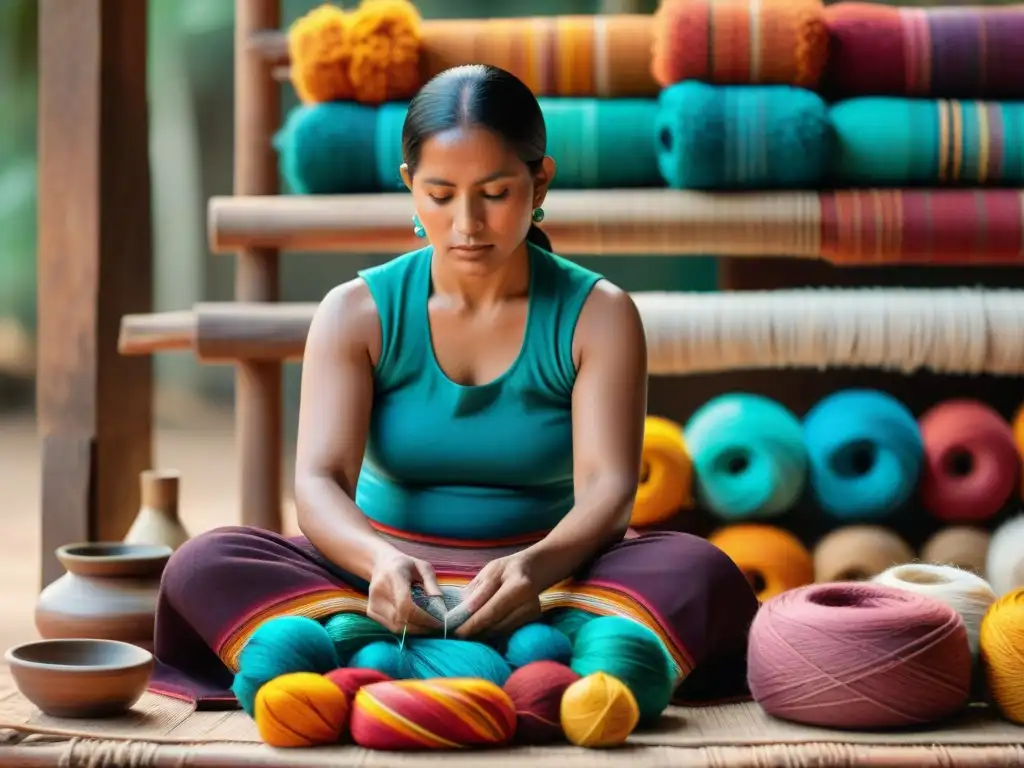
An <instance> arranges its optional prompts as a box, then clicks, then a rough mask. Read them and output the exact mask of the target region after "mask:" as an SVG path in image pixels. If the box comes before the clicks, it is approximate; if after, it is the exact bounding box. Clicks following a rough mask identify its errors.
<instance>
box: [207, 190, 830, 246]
mask: <svg viewBox="0 0 1024 768" xmlns="http://www.w3.org/2000/svg"><path fill="white" fill-rule="evenodd" d="M544 211H545V213H546V218H545V220H544V223H543V224H542V225H541V226H542V228H543V229H544V231H545V232H546V233H547V234H548V236H549V237H550V238H551V240H552V242H553V244H554V248H555V250H556V251H557V252H558V253H561V254H564V255H581V254H584V255H634V254H648V255H662V256H684V255H727V256H789V257H800V258H807V259H816V258H818V257H819V253H820V250H821V247H820V245H821V242H820V241H821V233H820V229H821V227H820V221H821V205H820V201H819V198H818V195H817V193H815V192H771V193H748V192H733V193H705V192H690V191H680V190H669V189H611V190H579V191H577V190H554V191H552V192H550V193H549V194H548V197H547V200H546V201H545V203H544ZM412 213H413V207H412V200H411V197H410V196H409V194H408V193H403V192H399V193H383V194H367V195H337V196H333V195H314V196H298V195H294V196H293V195H286V196H273V195H268V196H258V197H242V196H233V197H232V196H229V197H214V198H211V200H210V202H209V206H208V227H209V242H210V248H211V249H212V250H213V251H214V252H215V253H230V252H233V251H235V250H237V249H239V248H258V247H267V248H281V249H286V250H302V251H339V252H349V253H390V254H398V253H405V252H407V251H411V250H415V249H416V248H419V247H422V246H423V244H424V241H423V240H420V239H418V238H417V237H415V236H414V235H413V233H412Z"/></svg>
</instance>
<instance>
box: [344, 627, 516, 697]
mask: <svg viewBox="0 0 1024 768" xmlns="http://www.w3.org/2000/svg"><path fill="white" fill-rule="evenodd" d="M348 665H349V666H350V667H358V668H361V669H375V670H377V671H378V672H383V673H384V674H385V675H387V676H388V677H391V678H393V679H395V680H430V679H431V678H438V677H473V678H480V679H483V680H489V681H490V682H492V683H494V684H495V685H497V686H499V687H501V686H503V685H504V684H505V681H506V680H508V678H509V676H510V675H511V674H512V668H511V667H510V666H509V664H508V662H507V661H505V659H504V658H502V656H501V654H500V653H498V652H497V651H496V650H494V648H491V647H490V646H489V645H485V644H483V643H477V642H474V641H471V640H447V639H443V638H433V637H415V638H406V640H405V644H404V646H403V645H402V644H400V643H399V642H398V641H397V640H392V641H377V642H373V643H370V644H369V645H366V646H364V647H363V648H361V649H360V650H359V651H357V652H356V653H355V654H353V656H352V658H351V659H349V664H348Z"/></svg>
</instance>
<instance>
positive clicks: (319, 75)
mask: <svg viewBox="0 0 1024 768" xmlns="http://www.w3.org/2000/svg"><path fill="white" fill-rule="evenodd" d="M288 56H289V58H290V59H291V70H290V78H291V81H292V86H293V87H294V88H295V93H296V94H298V97H299V99H300V100H301V101H302V102H303V103H304V104H318V103H323V102H325V101H343V100H349V99H351V98H352V97H353V94H354V89H353V88H352V78H351V76H350V74H349V65H350V62H351V60H352V39H351V35H350V32H349V16H348V14H346V13H345V11H343V10H342V9H341V8H339V7H338V6H336V5H321V6H320V7H319V8H314V9H313V10H312V11H310V12H309V13H307V14H306V15H305V16H302V17H301V18H299V19H297V20H296V21H295V22H294V23H293V24H292V25H291V27H290V28H289V30H288Z"/></svg>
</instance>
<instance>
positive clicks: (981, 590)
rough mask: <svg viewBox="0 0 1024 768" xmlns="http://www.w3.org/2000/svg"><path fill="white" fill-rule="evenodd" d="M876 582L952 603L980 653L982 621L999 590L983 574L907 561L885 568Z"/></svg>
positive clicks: (975, 653)
mask: <svg viewBox="0 0 1024 768" xmlns="http://www.w3.org/2000/svg"><path fill="white" fill-rule="evenodd" d="M872 581H874V582H875V583H877V584H883V585H885V586H888V587H896V588H898V589H902V590H905V591H907V592H915V593H917V594H919V595H924V596H925V597H930V598H932V599H934V600H939V601H941V602H943V603H945V604H946V605H948V606H949V607H950V608H952V609H953V610H954V611H956V612H957V613H959V614H960V617H961V618H962V619H963V620H964V626H965V627H966V628H967V642H968V643H969V644H970V646H971V654H972V655H974V656H977V655H978V633H979V631H980V630H981V620H982V619H983V618H984V617H985V613H986V612H987V611H988V609H989V606H991V605H992V603H994V602H995V601H996V593H995V592H994V591H993V590H992V587H991V586H989V583H988V582H987V581H985V579H983V578H981V576H978V575H976V574H973V573H971V572H970V571H965V570H962V569H960V568H955V567H954V566H952V565H936V564H932V563H905V564H903V565H894V566H892V567H891V568H889V569H887V570H885V571H882V573H880V574H878V575H877V576H875V577H874V579H872Z"/></svg>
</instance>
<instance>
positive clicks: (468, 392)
mask: <svg viewBox="0 0 1024 768" xmlns="http://www.w3.org/2000/svg"><path fill="white" fill-rule="evenodd" d="M432 252H433V250H432V249H431V248H429V247H428V248H424V249H422V250H418V251H413V252H412V253H407V254H405V255H404V256H399V257H397V258H395V259H393V260H392V261H389V262H387V263H385V264H382V265H380V266H377V267H373V268H370V269H366V270H362V271H360V272H359V276H360V277H362V279H363V280H364V281H365V282H366V285H367V286H368V287H369V290H370V293H371V295H372V296H373V299H374V302H375V303H376V305H377V312H378V314H379V315H380V323H381V352H380V359H379V361H378V362H377V365H376V368H375V371H374V398H373V413H372V416H371V420H370V430H369V435H368V438H367V445H366V453H365V458H364V461H363V467H362V471H361V472H360V476H359V481H358V484H357V486H356V499H355V501H356V504H357V505H358V506H359V508H360V509H361V510H362V511H363V513H364V514H366V515H367V517H369V518H370V520H371V521H372V522H373V523H375V524H376V525H377V527H378V528H382V529H385V530H387V529H391V530H392V531H395V532H398V533H399V534H401V533H405V534H409V535H410V538H415V539H426V540H440V541H442V542H443V541H453V542H456V541H462V542H465V541H476V542H480V543H488V542H498V541H502V540H509V539H527V538H530V537H533V536H540V535H543V534H544V533H546V532H547V531H549V530H551V529H552V528H553V527H554V526H555V525H556V524H557V523H558V521H559V520H561V519H562V517H564V516H565V514H566V513H567V512H568V511H569V510H570V509H571V508H572V506H573V503H574V490H573V471H572V470H573V460H572V390H573V384H574V382H575V379H576V366H575V364H574V362H573V356H572V342H573V334H574V333H575V330H576V321H577V319H578V318H579V315H580V310H581V309H582V308H583V304H584V302H585V301H586V299H587V296H589V294H590V291H591V290H592V288H593V287H594V284H595V283H596V282H597V281H598V280H600V279H601V277H600V275H598V274H596V273H594V272H591V271H589V270H587V269H584V268H582V267H580V266H578V265H576V264H574V263H572V262H570V261H568V260H566V259H563V258H560V257H559V256H556V255H554V254H552V253H549V252H548V251H546V250H543V249H542V248H539V247H537V246H534V245H532V244H530V246H529V256H530V287H529V294H528V302H529V303H528V308H527V319H526V331H525V333H524V335H523V345H522V348H521V349H520V352H519V356H518V357H517V358H516V360H515V362H513V363H512V365H511V367H510V368H508V370H506V372H505V373H504V374H502V375H501V376H500V377H498V378H497V379H496V380H494V381H492V382H490V383H487V384H483V385H480V386H465V385H461V384H457V383H455V382H453V381H452V380H451V379H449V378H448V376H447V375H446V374H445V373H444V372H443V371H442V370H441V368H440V366H439V365H438V363H437V359H436V358H435V356H434V350H433V344H432V342H431V339H430V324H429V320H428V309H427V302H428V300H429V298H430V294H431V292H432V285H431V277H430V263H431V255H432Z"/></svg>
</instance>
